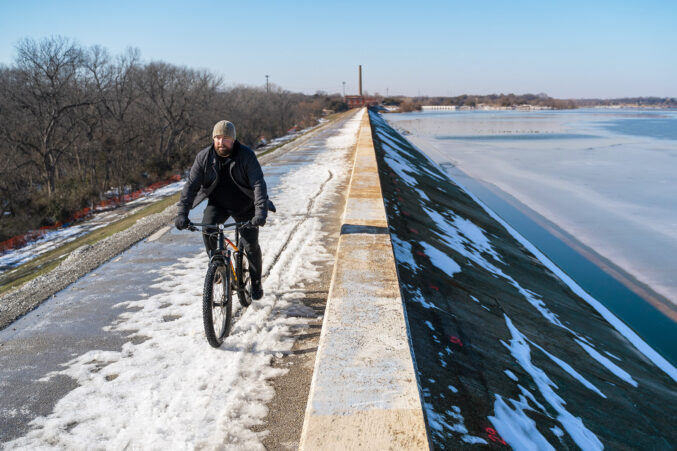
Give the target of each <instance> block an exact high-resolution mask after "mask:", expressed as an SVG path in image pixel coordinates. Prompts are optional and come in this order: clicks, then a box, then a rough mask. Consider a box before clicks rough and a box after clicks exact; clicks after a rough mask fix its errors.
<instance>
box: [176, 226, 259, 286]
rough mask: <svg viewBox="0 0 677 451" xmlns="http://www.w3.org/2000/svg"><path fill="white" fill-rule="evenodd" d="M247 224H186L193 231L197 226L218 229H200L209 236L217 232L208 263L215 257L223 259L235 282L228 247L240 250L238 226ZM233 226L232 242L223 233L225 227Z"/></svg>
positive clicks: (236, 250)
mask: <svg viewBox="0 0 677 451" xmlns="http://www.w3.org/2000/svg"><path fill="white" fill-rule="evenodd" d="M248 224H249V222H231V223H225V224H206V223H190V225H189V226H188V228H189V229H190V230H193V231H197V227H205V228H215V229H217V230H218V231H217V232H209V231H205V230H203V231H202V234H204V235H209V236H213V235H214V234H218V237H217V240H216V250H215V251H214V254H213V255H212V256H211V257H210V259H209V263H210V264H211V263H212V261H214V260H215V259H220V260H224V263H226V262H228V266H230V270H231V272H232V273H233V280H234V281H235V283H236V284H237V283H238V280H237V271H235V266H233V261H232V260H231V259H230V252H231V251H230V250H229V249H228V248H229V247H231V248H232V249H233V252H241V251H240V248H239V247H238V246H239V244H240V228H242V227H246V226H247V225H248ZM233 226H235V243H233V242H232V241H231V240H230V239H229V238H228V237H226V235H225V233H224V230H225V229H227V228H230V227H233ZM250 227H253V226H250Z"/></svg>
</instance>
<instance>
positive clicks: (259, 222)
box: [250, 216, 266, 227]
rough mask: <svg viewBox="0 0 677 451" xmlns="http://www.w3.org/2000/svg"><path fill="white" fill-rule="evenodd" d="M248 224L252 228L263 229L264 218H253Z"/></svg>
mask: <svg viewBox="0 0 677 451" xmlns="http://www.w3.org/2000/svg"><path fill="white" fill-rule="evenodd" d="M250 222H251V223H252V225H253V226H256V227H263V226H264V225H266V217H265V216H254V217H253V218H252V220H251V221H250Z"/></svg>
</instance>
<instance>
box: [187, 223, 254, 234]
mask: <svg viewBox="0 0 677 451" xmlns="http://www.w3.org/2000/svg"><path fill="white" fill-rule="evenodd" d="M233 226H235V227H239V228H241V229H248V228H253V227H257V226H255V225H254V224H252V223H251V221H242V222H228V223H225V224H209V223H205V222H189V223H188V227H186V228H187V229H188V230H190V231H192V232H197V230H198V227H212V228H221V229H227V228H230V227H233Z"/></svg>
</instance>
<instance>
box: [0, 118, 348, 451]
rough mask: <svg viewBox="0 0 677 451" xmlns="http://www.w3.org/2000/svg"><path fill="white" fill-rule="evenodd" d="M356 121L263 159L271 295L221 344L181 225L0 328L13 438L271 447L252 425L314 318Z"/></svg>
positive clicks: (37, 442)
mask: <svg viewBox="0 0 677 451" xmlns="http://www.w3.org/2000/svg"><path fill="white" fill-rule="evenodd" d="M360 118H361V114H358V115H357V116H353V117H351V118H349V119H348V120H347V121H344V122H339V123H338V124H334V125H331V126H329V127H327V128H326V129H324V130H322V131H320V132H318V133H317V136H316V137H314V138H313V139H311V140H309V141H308V142H307V143H305V145H304V146H302V147H301V148H299V149H298V150H296V151H291V152H288V153H285V154H283V155H281V156H280V157H279V158H277V159H275V160H274V161H272V162H271V164H270V165H267V166H266V167H264V172H265V173H266V178H267V181H268V184H269V189H270V192H271V197H272V198H273V199H274V201H275V203H276V206H277V208H278V213H277V214H275V215H271V217H270V218H269V222H268V224H267V225H266V226H265V227H264V228H262V229H261V237H260V242H261V243H262V248H263V249H264V273H265V274H266V280H265V282H264V289H265V291H266V295H265V296H264V298H263V299H262V300H260V301H256V302H254V303H253V304H252V306H250V307H249V308H247V309H246V310H240V309H239V307H236V308H237V309H238V310H237V313H236V315H235V324H234V326H233V329H232V332H231V335H230V337H229V338H228V339H227V340H226V342H225V343H224V345H223V346H222V347H221V348H220V349H217V350H215V349H212V348H210V347H209V345H208V344H207V343H206V340H205V338H204V334H203V330H202V318H201V306H200V302H201V294H202V283H203V282H202V279H203V276H204V272H205V270H206V267H207V259H206V256H205V255H204V251H203V249H202V240H201V237H200V235H199V234H197V233H188V232H178V231H176V230H173V229H172V230H171V231H169V232H168V233H166V234H164V235H163V236H161V237H160V238H159V239H156V240H153V241H150V240H147V241H145V242H143V243H141V244H139V245H137V246H135V247H133V248H131V249H130V250H129V251H127V252H125V253H124V254H122V255H121V256H120V257H118V258H116V259H115V260H113V261H111V262H109V263H107V264H105V265H103V266H102V267H100V268H99V269H98V270H97V271H95V273H91V274H89V275H88V276H86V277H84V278H83V279H81V280H79V281H78V282H77V283H75V284H73V285H72V286H70V287H69V288H68V289H66V290H64V291H62V292H60V293H59V294H57V295H56V296H55V297H54V298H53V299H51V300H49V301H48V302H45V303H44V304H43V305H42V306H41V307H40V308H38V309H36V310H35V311H33V312H32V313H31V314H29V315H27V316H25V317H24V318H22V319H21V320H19V321H17V322H15V323H14V324H13V325H12V326H11V327H9V328H7V329H5V330H3V331H1V332H0V390H1V393H2V400H0V418H2V426H1V427H0V436H1V437H2V441H3V442H5V443H4V446H6V447H8V448H25V449H41V448H44V449H51V448H58V449H63V448H71V449H72V448H75V449H82V448H88V449H91V448H95V449H98V448H102V449H123V448H126V447H131V448H136V449H138V448H142V449H149V448H150V449H156V448H157V449H160V448H162V449H164V448H168V447H170V448H171V449H184V448H190V449H193V448H196V447H207V448H212V447H217V446H221V445H225V447H226V448H238V449H239V448H246V449H257V448H262V446H261V442H260V439H261V433H255V432H252V431H251V427H252V426H253V425H256V424H260V423H261V421H262V419H263V418H264V417H265V415H266V412H267V411H266V402H267V401H269V400H270V399H271V397H272V396H273V390H272V389H271V387H270V382H269V379H270V378H273V377H275V376H276V375H278V374H280V371H282V370H280V369H275V368H273V367H272V366H271V360H272V358H273V356H275V355H280V354H282V353H286V352H288V351H289V349H291V346H292V345H293V343H292V340H291V339H290V338H289V336H290V334H289V331H290V330H291V329H293V328H297V327H304V324H305V323H306V320H305V319H304V311H303V309H304V307H303V305H302V303H301V302H299V299H301V298H303V296H304V294H303V290H302V288H303V282H304V281H308V280H312V279H313V278H314V277H315V275H316V273H315V270H314V265H315V264H317V263H319V262H322V261H326V260H327V259H331V258H333V255H329V254H328V253H327V252H326V251H325V250H324V248H323V246H322V242H321V239H322V232H321V231H320V229H321V219H322V218H321V216H322V213H323V211H324V210H325V209H326V208H327V207H328V206H329V205H331V202H332V201H333V199H334V197H335V196H337V195H338V193H337V189H338V187H339V186H341V184H342V183H343V182H344V181H345V179H346V178H347V177H348V174H349V167H348V164H347V159H346V156H347V155H348V153H349V152H350V151H351V149H352V147H353V145H354V143H355V138H356V134H357V128H358V125H359V120H360ZM200 213H201V212H197V211H196V212H193V213H192V214H191V217H192V218H193V219H196V220H199V219H200V217H201V214H200ZM234 305H237V302H235V303H234ZM31 419H32V421H31V422H30V423H28V421H29V420H31ZM7 440H12V441H9V442H7Z"/></svg>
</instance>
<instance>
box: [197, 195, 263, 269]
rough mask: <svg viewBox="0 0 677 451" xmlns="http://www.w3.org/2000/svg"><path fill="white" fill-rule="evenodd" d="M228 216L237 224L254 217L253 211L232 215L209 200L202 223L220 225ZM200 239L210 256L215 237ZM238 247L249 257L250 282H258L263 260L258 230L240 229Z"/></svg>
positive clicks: (253, 228) (204, 236)
mask: <svg viewBox="0 0 677 451" xmlns="http://www.w3.org/2000/svg"><path fill="white" fill-rule="evenodd" d="M230 216H233V218H234V219H235V220H236V221H237V222H243V221H249V220H250V219H251V218H253V217H254V210H253V209H252V210H251V211H247V212H245V213H240V214H237V215H233V213H232V212H230V211H228V210H225V209H223V208H221V207H220V206H218V205H216V204H213V203H212V202H211V200H210V201H209V203H208V204H207V207H205V211H204V214H203V216H202V222H203V223H205V224H220V223H223V222H225V220H226V219H228V218H229V217H230ZM202 238H203V240H204V243H205V249H206V250H207V255H211V254H212V252H213V251H215V250H216V247H217V242H216V236H213V237H208V236H207V235H202ZM240 246H241V247H242V248H243V249H244V250H245V252H246V253H247V256H248V257H249V263H250V270H251V276H252V280H260V279H261V266H262V260H263V259H262V256H261V247H260V246H259V228H258V227H246V228H243V229H240Z"/></svg>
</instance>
